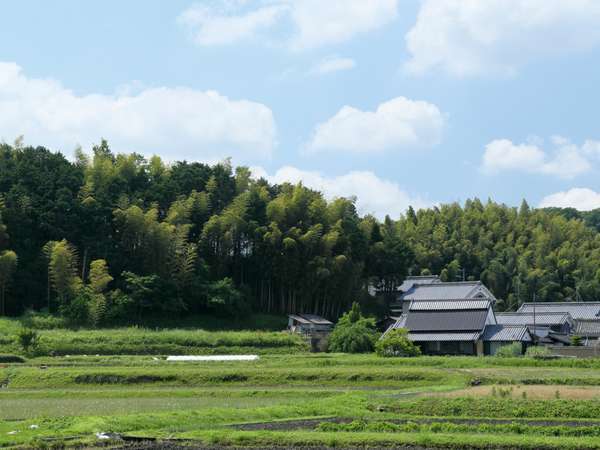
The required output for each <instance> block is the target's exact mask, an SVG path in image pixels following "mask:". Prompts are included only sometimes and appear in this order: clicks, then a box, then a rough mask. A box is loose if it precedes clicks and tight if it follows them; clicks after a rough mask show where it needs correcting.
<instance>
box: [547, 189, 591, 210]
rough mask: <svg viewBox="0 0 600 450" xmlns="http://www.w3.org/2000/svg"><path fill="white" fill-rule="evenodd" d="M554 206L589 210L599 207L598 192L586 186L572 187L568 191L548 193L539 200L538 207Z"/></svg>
mask: <svg viewBox="0 0 600 450" xmlns="http://www.w3.org/2000/svg"><path fill="white" fill-rule="evenodd" d="M550 206H555V207H558V208H575V209H578V210H580V211H590V210H592V209H596V208H600V193H599V192H595V191H593V190H591V189H588V188H573V189H570V190H568V191H563V192H557V193H555V194H551V195H548V196H546V197H544V198H543V199H542V201H541V202H540V208H547V207H550Z"/></svg>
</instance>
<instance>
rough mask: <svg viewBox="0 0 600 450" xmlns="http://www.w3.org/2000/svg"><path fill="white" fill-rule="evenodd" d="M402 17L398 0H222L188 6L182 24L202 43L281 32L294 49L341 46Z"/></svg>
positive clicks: (238, 39)
mask: <svg viewBox="0 0 600 450" xmlns="http://www.w3.org/2000/svg"><path fill="white" fill-rule="evenodd" d="M397 15H398V0H369V1H365V0H327V1H323V0H268V1H267V0H237V1H235V0H216V1H211V2H208V3H202V4H196V5H193V6H191V7H190V8H188V9H186V10H185V11H184V12H183V13H182V14H181V15H180V16H179V18H178V22H179V23H180V24H182V25H184V26H186V27H187V28H188V29H189V30H190V32H191V34H192V37H193V40H194V41H195V42H196V43H197V44H198V45H203V46H209V45H224V44H232V43H235V42H240V41H242V40H245V39H248V38H252V37H256V36H258V35H260V34H261V33H276V32H277V31H280V30H278V26H280V25H282V24H287V23H291V25H292V27H291V28H292V29H293V31H292V33H291V34H290V35H287V36H285V38H284V40H285V41H286V42H287V45H288V46H289V47H290V48H293V49H297V50H300V49H307V48H315V47H321V46H324V45H330V44H337V43H340V42H344V41H347V40H349V39H351V38H353V37H354V36H355V35H357V34H359V33H364V32H368V31H372V30H375V29H377V28H380V27H382V26H384V25H386V24H387V23H389V22H390V21H392V20H394V19H395V18H396V17H397Z"/></svg>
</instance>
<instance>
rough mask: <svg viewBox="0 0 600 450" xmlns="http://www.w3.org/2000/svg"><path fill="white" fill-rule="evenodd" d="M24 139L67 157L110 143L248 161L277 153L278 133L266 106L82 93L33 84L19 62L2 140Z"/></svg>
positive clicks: (5, 73) (185, 96)
mask: <svg viewBox="0 0 600 450" xmlns="http://www.w3.org/2000/svg"><path fill="white" fill-rule="evenodd" d="M19 135H24V136H25V140H26V142H28V143H31V144H43V145H46V146H49V147H52V148H55V149H59V150H62V151H64V152H70V151H72V150H73V149H74V148H75V147H76V146H77V145H81V146H82V147H83V148H84V149H88V148H90V147H91V145H92V143H97V142H98V141H99V139H100V138H101V137H105V138H106V139H108V140H109V142H110V143H111V145H112V146H113V148H115V149H117V150H119V151H137V152H140V153H143V154H149V153H150V154H151V153H158V154H160V155H162V156H164V157H166V158H168V159H183V158H186V159H192V160H214V159H218V158H222V157H225V156H233V157H236V158H237V159H239V160H241V161H245V160H246V161H247V160H249V159H250V157H251V159H255V158H256V157H261V158H268V157H269V156H270V155H271V152H272V149H273V147H274V145H275V139H276V129H275V121H274V119H273V113H272V112H271V110H270V109H269V108H268V107H266V106H265V105H262V104H260V103H255V102H251V101H248V100H231V99H229V98H227V97H225V96H223V95H221V94H219V93H218V92H215V91H199V90H194V89H189V88H168V87H158V88H143V89H141V90H140V91H139V92H137V93H136V94H127V93H126V92H125V93H124V91H121V93H120V94H115V95H102V94H90V95H77V94H75V93H74V92H73V91H71V90H69V89H67V88H65V87H63V86H62V85H61V84H60V83H59V82H58V81H55V80H50V79H37V78H30V77H27V76H26V75H25V74H24V73H23V71H22V69H21V67H19V66H18V65H17V64H15V63H2V62H0V139H5V140H8V141H10V140H12V139H14V137H16V136H19Z"/></svg>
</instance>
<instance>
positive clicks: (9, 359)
mask: <svg viewBox="0 0 600 450" xmlns="http://www.w3.org/2000/svg"><path fill="white" fill-rule="evenodd" d="M24 362H25V358H23V357H22V356H19V355H0V363H24Z"/></svg>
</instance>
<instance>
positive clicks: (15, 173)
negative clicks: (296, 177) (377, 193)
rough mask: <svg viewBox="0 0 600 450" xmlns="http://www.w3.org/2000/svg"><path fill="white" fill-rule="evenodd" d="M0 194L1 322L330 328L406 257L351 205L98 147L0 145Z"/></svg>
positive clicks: (239, 175)
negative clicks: (264, 321) (30, 313)
mask: <svg viewBox="0 0 600 450" xmlns="http://www.w3.org/2000/svg"><path fill="white" fill-rule="evenodd" d="M0 194H1V195H2V199H3V208H2V211H1V215H2V222H3V224H4V227H3V228H0V232H2V230H4V228H6V231H7V233H6V232H2V234H0V237H2V239H1V241H0V251H4V252H5V253H6V254H8V253H9V250H8V249H10V254H11V255H12V254H15V257H16V258H18V261H15V263H14V264H13V265H12V267H13V268H16V270H15V271H14V274H13V273H11V274H10V275H9V273H8V271H3V272H2V273H6V275H7V276H6V278H7V282H6V285H7V286H9V288H10V289H9V294H8V295H7V312H9V313H11V314H17V313H20V312H22V311H23V310H25V309H27V308H34V309H41V308H46V309H49V310H50V311H51V312H61V313H62V314H64V315H65V316H67V318H70V319H72V320H73V321H74V322H84V321H89V322H92V323H101V322H103V321H104V322H106V321H114V320H118V319H121V318H132V319H135V318H141V317H143V316H144V315H147V314H161V313H182V312H184V311H185V312H191V313H197V312H205V311H211V312H213V313H218V314H223V315H229V316H234V315H242V314H244V313H245V312H247V311H249V310H250V309H253V310H255V311H260V312H278V313H280V312H287V311H311V312H316V313H320V314H324V315H327V316H330V317H336V316H338V315H339V314H340V312H342V311H343V310H345V309H346V308H347V307H348V305H350V304H351V302H352V301H353V300H356V299H357V298H360V297H361V295H363V292H364V291H365V286H366V280H367V279H371V278H373V279H375V280H379V281H378V282H380V284H382V285H385V286H386V288H387V289H388V290H392V289H394V287H395V285H396V284H397V283H398V282H400V281H401V279H402V278H403V277H404V276H405V274H406V270H407V267H408V264H409V262H410V258H411V254H410V251H409V250H408V248H407V247H406V246H405V245H404V243H403V241H401V240H400V239H399V238H398V237H397V235H396V230H395V227H394V226H393V224H392V223H391V222H390V223H389V224H388V225H389V226H388V227H387V228H386V227H381V229H380V226H379V224H378V223H377V221H375V219H373V218H372V217H365V218H361V217H359V216H358V214H357V212H356V208H355V206H354V203H353V201H352V200H350V199H336V200H334V201H332V202H327V201H325V199H324V198H323V196H322V195H321V193H319V192H316V191H313V190H310V189H307V188H306V187H303V186H302V185H296V186H293V185H290V184H283V185H280V186H272V185H269V184H268V183H267V182H266V181H265V180H258V181H256V180H253V179H251V177H250V172H249V170H248V169H247V168H244V167H238V168H236V170H235V171H233V170H232V167H231V165H230V164H229V162H228V161H225V162H223V163H221V164H217V165H214V166H212V167H211V166H208V165H204V164H200V163H187V162H178V163H175V164H173V165H169V166H167V165H165V164H164V163H163V162H162V161H161V160H160V158H158V157H153V158H152V159H150V160H149V161H147V160H145V159H143V158H142V157H141V156H139V155H136V154H130V155H115V154H113V153H112V152H111V150H110V149H109V147H108V144H107V143H106V142H104V141H103V142H102V143H101V144H100V145H98V146H96V147H94V149H93V156H91V157H88V156H86V155H85V154H84V153H83V152H81V151H79V152H77V155H76V158H75V161H74V162H70V161H68V160H67V159H65V158H64V157H63V156H62V155H60V154H56V153H52V152H50V151H48V150H46V149H44V148H41V147H38V148H31V147H27V148H21V147H20V146H15V147H11V146H9V145H2V146H0ZM1 259H2V258H1V256H0V267H1ZM0 270H2V269H1V268H0ZM1 278H2V276H1V275H0V280H1ZM9 283H10V285H9ZM0 287H2V286H0Z"/></svg>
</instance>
